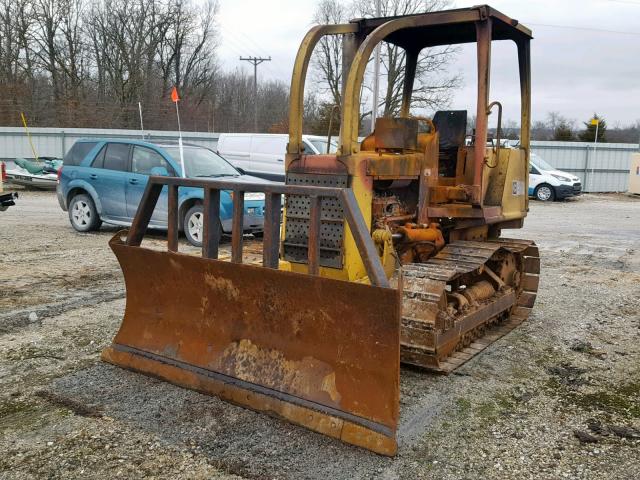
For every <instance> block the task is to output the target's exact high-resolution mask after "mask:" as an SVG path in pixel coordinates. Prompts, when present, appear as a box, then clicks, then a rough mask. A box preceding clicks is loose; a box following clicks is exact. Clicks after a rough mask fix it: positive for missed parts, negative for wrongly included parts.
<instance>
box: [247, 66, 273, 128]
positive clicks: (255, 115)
mask: <svg viewBox="0 0 640 480" xmlns="http://www.w3.org/2000/svg"><path fill="white" fill-rule="evenodd" d="M240 61H244V62H249V63H251V64H252V65H253V102H254V104H253V107H254V108H253V131H254V133H258V65H260V64H261V63H262V62H270V61H271V56H269V58H261V57H240Z"/></svg>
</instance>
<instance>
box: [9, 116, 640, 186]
mask: <svg viewBox="0 0 640 480" xmlns="http://www.w3.org/2000/svg"><path fill="white" fill-rule="evenodd" d="M30 132H31V137H32V140H33V144H34V147H35V149H36V152H37V154H38V156H41V157H62V156H64V154H65V153H66V151H67V150H68V149H69V148H70V147H71V145H73V142H75V141H76V140H77V139H79V138H85V137H91V138H142V133H141V132H140V131H139V130H99V129H90V128H64V129H63V128H32V129H30ZM218 137H219V134H218V133H203V132H183V133H182V138H183V140H184V141H185V142H189V143H194V144H198V145H203V146H206V147H209V148H211V149H213V150H215V149H216V147H217V145H218ZM144 138H145V140H177V139H178V132H165V131H159V130H152V131H146V132H145V136H144ZM531 148H532V151H533V152H534V153H536V154H537V155H539V156H540V157H542V158H544V159H545V160H546V161H547V162H548V163H550V164H551V165H554V166H555V167H556V168H558V169H559V170H565V171H567V172H571V173H574V174H575V175H576V176H578V177H580V179H581V181H582V185H583V188H584V190H585V191H587V192H624V191H626V190H627V187H628V182H629V168H630V165H631V154H632V153H635V152H638V145H637V144H626V143H601V144H599V145H598V147H597V149H596V150H595V153H594V148H593V144H592V143H583V142H541V141H534V142H531ZM20 157H24V158H33V153H32V151H31V146H30V145H29V141H28V139H27V135H26V133H25V131H24V129H23V128H16V127H0V160H2V159H4V160H9V159H14V158H20Z"/></svg>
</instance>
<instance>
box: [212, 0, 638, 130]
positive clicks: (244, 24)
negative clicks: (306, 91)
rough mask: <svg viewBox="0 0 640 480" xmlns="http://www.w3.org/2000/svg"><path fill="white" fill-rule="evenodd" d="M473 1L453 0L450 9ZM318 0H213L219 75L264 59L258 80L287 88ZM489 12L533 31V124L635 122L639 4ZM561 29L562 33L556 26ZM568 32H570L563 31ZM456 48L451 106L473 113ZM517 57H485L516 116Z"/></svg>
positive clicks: (560, 4)
mask: <svg viewBox="0 0 640 480" xmlns="http://www.w3.org/2000/svg"><path fill="white" fill-rule="evenodd" d="M479 3H481V2H479V1H478V0H469V1H466V0H457V1H456V2H455V5H456V6H457V7H468V6H472V5H477V4H479ZM316 4H317V0H274V1H268V0H220V12H219V17H218V26H219V27H220V33H221V38H220V47H219V50H218V55H219V57H220V60H221V62H222V65H223V67H224V68H225V69H234V68H237V67H240V68H245V69H249V68H250V65H249V64H248V63H247V62H240V61H239V57H240V55H243V56H249V55H251V56H261V57H268V56H271V58H272V61H271V62H265V63H263V64H262V65H260V67H258V68H259V72H258V78H259V79H276V78H277V79H280V80H283V81H285V82H287V83H288V82H289V81H290V78H291V70H292V67H293V61H294V58H295V54H296V51H297V48H298V45H299V43H300V41H301V40H302V38H303V36H304V34H305V33H306V31H307V30H308V29H309V28H310V26H311V25H312V22H311V17H312V14H313V10H314V8H315V5H316ZM490 4H491V6H493V7H494V8H496V9H498V10H500V11H501V12H503V13H505V14H506V15H508V16H510V17H512V18H515V19H517V20H519V21H520V22H522V23H523V24H524V25H526V26H528V27H529V28H531V29H532V30H533V35H534V40H533V42H532V72H533V73H532V77H533V102H532V103H533V119H534V120H543V119H544V118H545V116H546V114H547V112H549V111H558V112H560V113H561V114H563V115H565V116H567V117H569V118H572V119H577V120H578V121H583V120H586V119H587V118H589V117H590V116H591V115H592V114H593V112H594V111H596V112H598V114H600V115H602V116H604V117H605V118H606V119H607V121H608V123H609V124H610V125H611V126H613V125H615V123H617V122H619V123H621V124H622V125H624V124H628V123H631V122H635V121H636V120H640V28H639V27H640V0H493V1H492V2H491V3H490ZM562 27H565V28H562ZM566 27H572V28H566ZM473 55H474V52H473V50H472V49H471V48H469V47H468V46H467V47H463V48H462V49H461V52H460V53H459V55H458V59H457V60H456V62H455V63H454V64H453V65H452V66H451V68H452V71H453V72H456V73H461V74H462V75H463V77H464V86H463V87H462V88H461V89H460V91H459V92H458V93H457V94H456V100H455V101H454V104H453V105H452V107H453V108H468V109H472V108H474V102H475V100H474V98H475V75H476V73H475V63H474V61H475V60H474V56H473ZM516 59H517V56H516V53H515V47H514V46H513V45H512V44H511V42H508V43H507V42H496V43H494V48H493V52H492V61H493V68H492V73H491V75H492V78H491V99H492V100H500V101H501V102H502V103H503V104H504V105H505V110H506V113H505V116H506V117H507V118H514V119H515V118H516V117H517V116H518V115H519V114H518V112H519V110H518V109H519V105H518V101H519V97H518V95H519V93H518V85H517V76H516V75H517V63H516V62H517V60H516Z"/></svg>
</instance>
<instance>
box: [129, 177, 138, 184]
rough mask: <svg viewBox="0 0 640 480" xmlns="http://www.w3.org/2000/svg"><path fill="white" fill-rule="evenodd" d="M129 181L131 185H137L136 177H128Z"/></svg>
mask: <svg viewBox="0 0 640 480" xmlns="http://www.w3.org/2000/svg"><path fill="white" fill-rule="evenodd" d="M129 183H130V184H131V185H137V184H138V179H137V178H130V179H129Z"/></svg>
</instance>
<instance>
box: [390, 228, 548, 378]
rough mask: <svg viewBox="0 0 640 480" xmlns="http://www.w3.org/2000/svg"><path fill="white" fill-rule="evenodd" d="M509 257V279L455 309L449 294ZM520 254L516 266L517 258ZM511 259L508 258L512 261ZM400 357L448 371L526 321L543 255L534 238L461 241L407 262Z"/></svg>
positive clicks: (536, 285)
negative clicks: (426, 258)
mask: <svg viewBox="0 0 640 480" xmlns="http://www.w3.org/2000/svg"><path fill="white" fill-rule="evenodd" d="M505 257H508V258H509V259H510V262H511V263H510V264H509V265H508V268H506V267H503V268H506V270H509V269H510V271H511V273H510V275H511V276H510V277H509V278H510V280H509V281H508V282H506V284H505V285H503V286H501V287H499V288H496V291H495V292H494V293H493V294H492V295H491V296H490V297H489V298H486V299H483V300H482V301H479V302H477V304H475V305H471V306H469V307H468V308H465V309H464V310H463V311H461V310H455V309H454V308H452V307H451V305H450V304H449V301H448V300H447V293H448V292H450V291H451V289H452V288H454V289H455V285H456V284H460V283H466V282H468V281H470V279H474V278H475V279H481V278H483V276H484V277H486V278H490V277H487V268H488V267H489V266H491V267H493V269H492V270H491V272H493V270H495V265H502V264H500V263H499V262H500V261H503V260H501V259H504V258H505ZM514 259H515V265H514V264H513V263H514V262H513V260H514ZM507 263H509V262H507ZM402 273H403V291H404V298H403V307H402V308H403V311H402V331H401V347H402V348H401V361H402V362H403V363H406V364H412V365H416V366H419V367H424V368H428V369H431V370H436V371H440V372H443V373H449V372H451V371H453V370H455V369H456V368H458V367H459V366H460V365H462V364H463V363H464V362H466V361H467V360H469V359H470V358H472V357H473V356H474V355H476V354H477V353H479V352H481V351H482V350H484V348H486V347H487V346H488V345H490V344H491V343H493V342H494V341H496V340H497V339H498V338H500V337H502V336H503V335H505V334H507V333H508V332H510V331H511V330H512V329H513V328H515V327H516V326H517V325H519V324H520V323H522V322H523V321H525V320H526V319H527V318H528V316H529V313H530V311H531V308H532V307H533V304H534V302H535V299H536V292H537V291H538V280H539V279H538V274H539V273H540V258H539V253H538V247H537V246H536V245H535V243H534V242H533V241H530V240H515V239H498V240H492V241H487V242H470V241H456V242H452V243H450V244H448V245H447V246H446V247H445V248H444V249H442V250H441V251H440V252H439V253H438V255H436V256H435V257H433V258H431V259H429V261H427V262H426V263H412V264H408V265H404V266H403V267H402Z"/></svg>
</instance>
